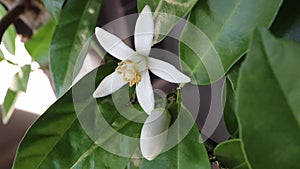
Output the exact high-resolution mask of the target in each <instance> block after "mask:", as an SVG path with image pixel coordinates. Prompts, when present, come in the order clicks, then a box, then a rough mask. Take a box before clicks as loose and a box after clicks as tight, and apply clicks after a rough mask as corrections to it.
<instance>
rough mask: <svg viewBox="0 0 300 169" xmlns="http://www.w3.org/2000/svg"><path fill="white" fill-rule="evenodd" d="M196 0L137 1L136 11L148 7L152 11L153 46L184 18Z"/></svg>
mask: <svg viewBox="0 0 300 169" xmlns="http://www.w3.org/2000/svg"><path fill="white" fill-rule="evenodd" d="M197 1H198V0H168V1H166V0H146V1H145V0H138V9H139V11H142V9H143V8H144V6H146V5H149V6H150V8H151V9H152V12H154V13H153V20H154V25H155V28H154V29H155V30H154V32H155V35H154V40H153V44H156V43H159V42H160V41H162V40H163V39H164V38H165V37H166V35H167V34H168V33H169V32H170V31H171V29H172V28H173V27H174V26H175V25H176V24H177V23H178V22H179V21H180V20H181V19H182V18H183V17H185V16H186V15H187V14H188V13H189V12H190V11H191V10H192V8H193V6H194V5H195V4H196V2H197Z"/></svg>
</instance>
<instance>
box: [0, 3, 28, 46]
mask: <svg viewBox="0 0 300 169" xmlns="http://www.w3.org/2000/svg"><path fill="white" fill-rule="evenodd" d="M24 11H25V5H24V4H20V5H17V6H16V7H14V8H13V9H12V10H11V11H8V12H7V13H6V15H5V16H4V17H3V18H2V19H1V20H0V41H1V42H2V37H3V34H4V32H5V30H6V29H7V28H8V27H9V25H10V24H12V23H13V22H14V21H15V20H16V19H17V18H18V17H19V16H20V15H21V14H22V13H23V12H24Z"/></svg>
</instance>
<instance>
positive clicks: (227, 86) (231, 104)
mask: <svg viewBox="0 0 300 169" xmlns="http://www.w3.org/2000/svg"><path fill="white" fill-rule="evenodd" d="M223 98H224V99H225V104H224V110H223V117H224V121H225V125H226V128H227V130H228V132H229V133H230V135H231V137H232V138H237V137H238V122H237V119H236V115H235V112H236V111H235V105H236V100H235V99H236V93H235V92H234V91H233V86H232V85H231V83H230V82H229V80H228V78H227V79H226V82H225V83H224V86H223Z"/></svg>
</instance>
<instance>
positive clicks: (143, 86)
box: [93, 5, 190, 115]
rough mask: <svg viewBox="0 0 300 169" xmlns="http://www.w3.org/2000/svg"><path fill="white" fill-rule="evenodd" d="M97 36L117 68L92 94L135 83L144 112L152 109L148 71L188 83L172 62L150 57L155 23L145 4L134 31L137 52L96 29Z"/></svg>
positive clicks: (148, 112)
mask: <svg viewBox="0 0 300 169" xmlns="http://www.w3.org/2000/svg"><path fill="white" fill-rule="evenodd" d="M95 34H96V37H97V39H98V41H99V42H100V44H101V46H102V47H103V48H104V49H105V50H106V51H107V52H108V53H109V54H111V55H112V56H114V57H116V58H117V59H119V60H122V61H121V62H119V63H118V67H117V68H116V71H115V72H113V73H112V74H110V75H108V76H107V77H105V78H104V79H103V81H102V82H101V83H100V85H99V86H98V87H97V89H96V91H95V92H94V94H93V97H95V98H98V97H104V96H107V95H109V94H111V93H113V92H115V91H116V90H118V89H120V88H121V87H122V86H124V85H125V84H126V83H129V85H130V86H133V85H136V94H137V98H138V101H139V103H140V105H141V107H142V108H143V110H144V111H145V112H146V113H147V114H149V115H150V114H151V111H152V110H153V109H154V96H153V89H152V86H151V81H150V76H149V70H150V71H151V72H152V73H154V74H155V75H157V76H158V77H160V78H162V79H165V80H167V81H169V82H172V83H187V82H190V78H189V77H187V76H186V75H184V74H183V73H181V72H180V71H178V70H177V69H176V68H175V67H174V66H173V65H171V64H169V63H167V62H164V61H161V60H158V59H155V58H151V57H149V53H150V50H151V45H152V40H153V35H154V23H153V18H152V13H151V9H150V8H149V6H148V5H147V6H145V7H144V9H143V10H142V12H141V14H140V15H139V17H138V19H137V21H136V25H135V32H134V43H135V48H136V51H134V50H133V49H131V48H130V47H128V46H127V45H126V44H124V43H123V42H122V40H121V39H119V38H118V37H116V36H115V35H113V34H111V33H109V32H107V31H105V30H103V29H102V28H96V30H95Z"/></svg>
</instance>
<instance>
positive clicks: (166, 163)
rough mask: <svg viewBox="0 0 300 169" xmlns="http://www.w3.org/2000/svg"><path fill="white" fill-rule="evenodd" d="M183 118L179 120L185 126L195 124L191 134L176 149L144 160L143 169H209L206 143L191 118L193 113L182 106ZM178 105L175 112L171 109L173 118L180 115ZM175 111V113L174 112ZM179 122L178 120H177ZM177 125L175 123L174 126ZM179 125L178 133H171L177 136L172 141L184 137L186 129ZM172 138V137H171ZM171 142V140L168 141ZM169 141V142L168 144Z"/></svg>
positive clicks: (175, 106)
mask: <svg viewBox="0 0 300 169" xmlns="http://www.w3.org/2000/svg"><path fill="white" fill-rule="evenodd" d="M180 109H181V112H180V114H183V117H180V119H179V120H183V121H184V122H183V123H185V124H189V123H190V124H194V125H193V127H192V128H191V130H190V131H189V133H188V134H187V135H186V136H185V138H184V139H183V140H182V141H181V142H179V143H178V144H177V145H176V146H175V147H173V148H172V149H170V150H168V151H166V152H165V153H162V154H160V155H159V156H158V157H156V158H155V159H154V160H152V161H148V160H146V159H143V160H142V162H141V163H142V164H141V168H142V169H152V168H155V169H166V168H173V169H186V168H189V169H209V168H210V163H209V159H208V156H207V151H206V149H205V146H204V143H203V141H202V138H201V135H200V133H199V130H198V127H197V126H196V125H195V122H194V119H193V117H192V116H191V113H190V112H189V111H188V109H186V108H185V107H184V106H183V105H181V106H180ZM177 110H178V105H177V104H175V105H174V106H173V112H172V109H171V113H172V117H174V114H176V113H178V111H177ZM174 111H175V112H174ZM177 118H178V117H177ZM177 120H178V119H177ZM174 124H175V123H173V125H174ZM179 124H182V123H180V122H179V123H178V124H177V125H176V126H175V127H176V128H177V130H178V131H177V132H178V133H174V132H172V133H170V131H169V134H171V135H175V136H174V138H172V139H178V138H180V137H182V135H181V134H180V132H181V131H180V130H181V129H182V128H184V127H182V126H180V125H179ZM169 138H170V137H169ZM168 141H170V140H168ZM168 141H167V142H168Z"/></svg>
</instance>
